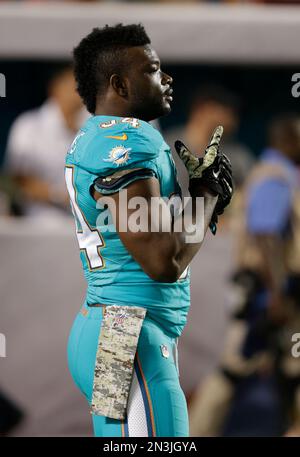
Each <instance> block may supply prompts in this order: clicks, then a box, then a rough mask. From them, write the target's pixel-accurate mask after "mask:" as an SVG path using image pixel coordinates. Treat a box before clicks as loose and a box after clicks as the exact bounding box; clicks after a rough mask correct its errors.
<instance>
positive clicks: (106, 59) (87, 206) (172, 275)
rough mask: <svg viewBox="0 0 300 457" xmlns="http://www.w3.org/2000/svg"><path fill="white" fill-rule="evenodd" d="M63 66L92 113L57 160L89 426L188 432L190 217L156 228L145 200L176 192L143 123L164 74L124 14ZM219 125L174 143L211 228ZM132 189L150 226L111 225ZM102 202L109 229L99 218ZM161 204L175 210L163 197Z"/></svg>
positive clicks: (74, 360)
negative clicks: (81, 277) (74, 266)
mask: <svg viewBox="0 0 300 457" xmlns="http://www.w3.org/2000/svg"><path fill="white" fill-rule="evenodd" d="M74 70H75V78H76V81H77V88H78V92H79V94H80V96H81V97H82V100H83V102H84V104H85V105H86V107H87V109H88V111H89V112H90V113H91V115H92V116H91V117H90V118H89V119H88V121H87V122H86V123H85V124H84V125H83V126H82V128H81V129H80V131H79V132H78V134H77V136H76V137H75V139H74V142H73V144H72V145H71V147H70V150H69V152H68V154H67V158H66V173H65V176H66V183H67V188H68V191H69V195H70V201H71V207H72V211H73V214H74V218H75V222H76V231H77V238H78V243H79V248H80V256H81V260H82V265H83V269H84V273H85V277H86V280H87V283H88V289H87V294H86V300H85V302H84V304H83V306H82V309H81V310H80V312H79V313H78V315H77V317H76V319H75V321H74V324H73V327H72V330H71V334H70V337H69V342H68V361H69V368H70V371H71V374H72V376H73V379H74V382H75V383H76V385H77V386H78V388H79V389H80V390H81V392H82V393H83V394H84V395H85V397H86V399H87V401H88V402H89V404H90V407H91V412H92V417H93V425H94V432H95V435H96V436H106V437H108V436H111V437H112V436H148V437H152V436H169V437H173V436H188V414H187V405H186V399H185V396H184V393H183V391H182V389H181V387H180V383H179V374H178V363H177V341H178V337H179V336H180V334H181V332H182V330H183V328H184V326H185V323H186V319H187V314H188V309H189V305H190V294H189V269H188V266H189V263H190V262H191V260H192V258H193V257H194V256H195V254H196V253H197V252H198V250H199V248H200V246H201V244H202V241H203V240H202V239H201V240H198V242H194V243H190V242H188V241H187V237H186V235H187V232H188V230H189V227H187V228H186V227H184V228H183V231H182V232H181V233H180V232H176V231H175V230H174V229H172V227H173V225H171V229H170V230H169V231H164V230H162V228H161V224H160V223H159V221H157V220H156V219H155V220H154V217H153V214H152V213H151V208H150V206H151V205H150V203H151V201H153V199H155V198H156V199H161V197H168V198H169V197H170V196H172V195H179V196H180V187H179V185H178V182H177V179H176V169H175V166H174V162H173V159H172V156H171V153H170V148H169V146H168V145H167V144H166V143H165V142H164V139H163V137H162V135H161V134H160V133H159V131H158V130H156V129H155V128H154V127H153V126H152V125H151V124H150V123H149V122H150V121H152V120H154V119H157V118H159V117H160V116H163V115H166V114H168V113H169V112H170V110H171V103H172V78H171V76H169V75H168V74H166V73H165V72H164V71H163V70H162V69H161V66H160V60H159V57H158V55H157V53H156V52H155V50H154V49H153V48H152V46H151V43H150V39H149V37H148V35H147V34H146V32H145V30H144V28H143V26H142V25H135V24H134V25H126V26H124V25H122V24H118V25H116V26H113V27H110V26H106V27H104V28H102V29H99V28H95V29H94V30H93V31H92V32H91V33H90V34H89V35H87V36H86V37H85V38H83V39H82V41H81V42H80V43H79V45H78V46H77V47H76V48H75V49H74ZM221 135H222V127H221V126H219V127H217V128H216V130H215V132H214V134H213V136H212V140H211V143H210V144H209V145H208V147H207V149H206V151H205V153H204V156H203V157H202V158H200V159H199V158H196V156H194V155H193V154H192V153H191V152H190V151H189V150H188V149H187V148H186V147H185V146H184V145H183V144H182V143H181V142H180V141H178V142H177V143H176V149H177V151H178V154H179V155H180V157H181V158H182V160H183V161H184V163H185V165H186V167H187V170H188V173H189V176H190V193H191V196H192V199H193V202H195V201H196V198H197V197H201V198H202V199H203V201H204V211H203V214H201V216H199V215H198V216H197V214H196V207H197V206H196V205H194V204H193V205H192V215H191V222H192V223H193V224H196V226H197V224H198V226H199V227H204V232H206V230H207V228H208V227H209V226H210V228H211V230H212V231H213V232H215V230H216V223H217V218H218V215H219V214H221V213H222V212H223V210H224V208H225V206H227V205H228V203H229V202H230V198H231V194H232V181H231V166H230V163H229V161H228V160H227V158H226V157H224V156H223V155H222V154H221V152H220V151H219V148H218V145H219V141H220V138H221ZM125 191H126V192H125ZM124 192H125V193H124ZM103 197H106V198H105V202H106V204H105V205H104V204H103V202H102V203H101V201H102V200H101V199H102V198H103ZM108 197H109V198H108ZM136 197H139V198H140V197H143V199H144V201H145V202H147V203H149V205H148V213H147V217H148V222H149V223H148V227H153V226H154V227H155V230H152V231H151V230H150V229H149V230H129V229H127V230H121V228H120V224H121V221H120V214H121V213H122V211H123V212H124V211H125V207H126V213H125V214H127V216H126V217H127V220H129V219H130V216H131V215H132V214H133V209H132V206H131V205H130V202H132V201H133V200H132V199H133V198H136ZM107 209H108V211H109V212H110V214H111V215H112V220H111V221H110V224H108V226H109V225H110V227H111V226H113V227H114V230H106V229H107V227H105V224H104V219H105V218H103V217H102V218H101V215H103V214H104V212H105V211H107ZM115 209H116V211H114V210H115ZM120 211H121V212H120ZM163 212H165V213H166V212H167V213H168V217H170V218H174V217H175V216H174V212H173V213H172V212H171V211H170V208H169V207H168V206H167V205H165V206H164V207H163ZM122 214H123V213H122ZM151 214H152V216H151ZM176 217H177V218H183V217H184V212H181V213H180V214H179V213H178V214H177V215H176Z"/></svg>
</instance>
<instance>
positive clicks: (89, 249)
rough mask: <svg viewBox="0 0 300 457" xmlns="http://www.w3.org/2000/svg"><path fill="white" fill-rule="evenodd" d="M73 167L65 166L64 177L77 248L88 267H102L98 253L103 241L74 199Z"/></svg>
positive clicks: (92, 268)
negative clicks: (83, 255) (74, 225)
mask: <svg viewBox="0 0 300 457" xmlns="http://www.w3.org/2000/svg"><path fill="white" fill-rule="evenodd" d="M73 172H74V170H73V168H72V167H66V171H65V178H66V184H67V189H68V192H69V196H70V200H71V207H72V212H73V215H74V218H75V221H76V226H77V230H76V235H77V239H78V244H79V248H80V250H81V251H83V252H84V253H85V256H86V259H87V262H88V265H89V269H90V270H95V269H99V268H103V267H104V261H103V259H102V257H101V255H100V248H101V247H103V246H104V241H103V239H102V237H101V235H100V233H99V232H98V230H97V229H93V228H91V227H90V226H89V224H88V222H87V221H86V219H85V217H84V215H83V213H82V211H81V209H80V208H79V206H78V203H77V199H76V189H75V187H74V180H73Z"/></svg>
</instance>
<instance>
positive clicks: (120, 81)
mask: <svg viewBox="0 0 300 457" xmlns="http://www.w3.org/2000/svg"><path fill="white" fill-rule="evenodd" d="M110 85H111V87H112V88H113V89H114V90H115V92H116V93H117V94H118V95H120V97H127V95H128V88H127V84H126V81H125V79H124V78H121V76H119V75H116V74H113V75H111V77H110Z"/></svg>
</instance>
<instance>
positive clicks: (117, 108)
mask: <svg viewBox="0 0 300 457" xmlns="http://www.w3.org/2000/svg"><path fill="white" fill-rule="evenodd" d="M95 116H117V117H135V116H134V115H133V113H131V112H130V110H128V106H124V105H120V104H117V103H105V102H104V103H103V102H102V103H97V105H96V111H95Z"/></svg>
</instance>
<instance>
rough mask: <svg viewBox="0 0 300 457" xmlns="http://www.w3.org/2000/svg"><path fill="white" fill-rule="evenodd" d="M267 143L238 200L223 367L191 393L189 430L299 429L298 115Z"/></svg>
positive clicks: (275, 126)
mask: <svg viewBox="0 0 300 457" xmlns="http://www.w3.org/2000/svg"><path fill="white" fill-rule="evenodd" d="M269 145H270V147H269V148H267V149H266V150H265V151H263V154H262V156H261V160H260V161H259V163H258V164H257V166H255V167H254V169H253V171H252V173H251V174H250V176H249V178H248V179H247V181H246V183H245V186H244V191H243V193H242V195H243V197H242V199H241V200H240V204H241V207H240V213H239V216H240V221H239V222H240V224H239V228H238V238H237V239H238V245H237V254H238V255H237V259H238V260H237V265H238V267H237V269H236V272H235V273H234V275H233V277H232V283H233V285H234V287H235V292H237V293H236V294H235V305H236V310H235V314H234V316H233V319H232V321H231V323H230V325H229V328H228V332H227V338H226V343H225V351H224V354H223V359H222V362H221V367H220V369H219V370H218V371H216V372H214V373H213V374H211V375H210V376H209V377H207V379H206V380H205V381H204V382H203V383H202V384H201V385H199V388H198V389H197V391H196V393H195V395H194V397H193V399H192V401H191V406H190V420H191V433H192V436H207V435H208V436H214V435H219V434H225V435H230V436H237V435H238V436H247V435H248V436H266V435H268V436H276V435H278V434H282V433H284V432H286V431H287V430H288V429H289V428H290V429H291V430H292V432H291V433H293V434H296V433H299V430H300V429H299V416H300V408H299V386H300V364H299V361H298V360H297V359H295V358H294V357H293V356H292V354H291V337H292V335H293V334H294V333H296V332H297V329H298V330H299V326H300V289H299V283H300V179H299V164H300V117H299V116H298V115H284V116H280V117H279V118H277V119H276V120H274V121H273V122H272V123H271V125H270V129H269Z"/></svg>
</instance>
